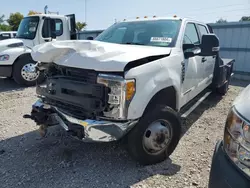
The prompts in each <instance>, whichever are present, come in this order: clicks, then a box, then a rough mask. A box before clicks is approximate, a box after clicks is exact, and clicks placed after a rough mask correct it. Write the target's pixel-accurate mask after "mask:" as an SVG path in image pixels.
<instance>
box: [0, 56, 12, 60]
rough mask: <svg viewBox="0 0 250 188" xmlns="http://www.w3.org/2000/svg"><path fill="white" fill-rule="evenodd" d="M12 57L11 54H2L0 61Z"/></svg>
mask: <svg viewBox="0 0 250 188" xmlns="http://www.w3.org/2000/svg"><path fill="white" fill-rule="evenodd" d="M9 58H10V56H9V55H7V54H4V55H0V61H8V60H9Z"/></svg>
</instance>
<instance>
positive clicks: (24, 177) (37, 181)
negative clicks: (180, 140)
mask: <svg viewBox="0 0 250 188" xmlns="http://www.w3.org/2000/svg"><path fill="white" fill-rule="evenodd" d="M53 129H56V130H58V129H60V128H59V127H54V128H53ZM55 132H58V131H55V130H50V133H49V135H48V136H47V138H44V139H38V138H39V136H38V135H37V132H29V133H26V134H24V135H20V136H16V137H12V138H10V139H7V140H3V141H1V142H0V164H1V168H0V182H1V187H2V188H4V187H44V188H47V187H54V188H57V187H60V188H62V187H88V188H89V187H99V188H101V187H120V188H122V187H129V186H131V185H133V184H136V183H137V182H139V181H141V180H144V179H146V178H148V177H151V176H153V175H156V174H162V175H166V176H171V175H174V174H176V173H177V172H178V171H179V170H180V166H179V165H176V164H173V163H172V161H171V160H170V159H168V160H166V161H165V162H163V163H161V164H158V165H154V166H147V167H143V166H139V165H138V164H136V163H135V162H134V161H133V160H132V159H131V158H130V157H129V156H128V154H127V152H126V151H125V149H124V148H123V147H122V145H121V144H117V143H107V144H103V143H102V144H97V143H95V144H93V143H92V144H91V143H83V142H80V141H78V140H74V139H73V138H71V137H68V136H66V135H64V134H61V133H60V134H61V135H60V134H58V133H57V134H56V133H55Z"/></svg>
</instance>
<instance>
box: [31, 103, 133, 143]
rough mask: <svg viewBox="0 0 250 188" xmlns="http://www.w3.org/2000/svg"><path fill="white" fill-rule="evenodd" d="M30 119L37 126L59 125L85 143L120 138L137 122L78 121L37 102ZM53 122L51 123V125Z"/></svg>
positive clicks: (58, 110) (54, 108) (56, 109)
mask: <svg viewBox="0 0 250 188" xmlns="http://www.w3.org/2000/svg"><path fill="white" fill-rule="evenodd" d="M31 118H32V119H33V120H35V121H36V122H37V124H38V125H43V126H44V125H45V126H52V125H60V126H62V127H63V128H64V129H65V130H66V131H67V132H69V133H71V134H72V135H73V136H75V137H78V138H79V139H81V140H83V141H86V142H110V141H115V140H119V139H120V138H122V137H123V136H124V135H125V134H126V133H127V132H128V131H129V130H130V129H131V128H133V126H134V125H135V124H136V123H137V120H134V121H126V122H115V121H102V120H100V121H97V120H90V119H84V120H82V119H78V118H75V117H72V116H70V115H67V114H66V113H65V112H62V111H61V110H60V109H58V108H56V107H54V106H50V105H47V104H44V103H43V102H42V101H41V100H38V101H37V102H36V103H35V104H33V106H32V114H31ZM52 122H53V123H52Z"/></svg>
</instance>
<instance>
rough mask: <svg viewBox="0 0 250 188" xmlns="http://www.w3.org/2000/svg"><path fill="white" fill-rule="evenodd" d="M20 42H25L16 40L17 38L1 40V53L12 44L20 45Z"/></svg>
mask: <svg viewBox="0 0 250 188" xmlns="http://www.w3.org/2000/svg"><path fill="white" fill-rule="evenodd" d="M20 42H23V41H22V40H20V39H15V38H12V39H5V40H1V41H0V52H1V51H4V50H5V49H7V48H8V45H10V44H16V43H20Z"/></svg>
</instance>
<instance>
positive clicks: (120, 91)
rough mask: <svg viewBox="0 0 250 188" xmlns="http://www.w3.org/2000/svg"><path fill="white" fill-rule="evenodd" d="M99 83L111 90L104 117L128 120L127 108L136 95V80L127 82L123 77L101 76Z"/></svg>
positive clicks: (98, 79) (98, 78)
mask: <svg viewBox="0 0 250 188" xmlns="http://www.w3.org/2000/svg"><path fill="white" fill-rule="evenodd" d="M97 83H99V84H103V85H105V86H106V87H108V88H110V93H109V94H108V95H109V98H108V103H109V107H108V109H106V110H105V112H104V116H105V117H108V118H114V119H126V117H127V108H128V105H129V103H130V101H131V100H132V98H133V96H134V94H135V87H136V86H135V80H134V79H132V80H125V79H124V78H123V77H121V76H112V75H107V74H99V75H98V77H97Z"/></svg>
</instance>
